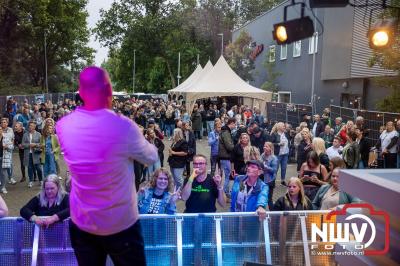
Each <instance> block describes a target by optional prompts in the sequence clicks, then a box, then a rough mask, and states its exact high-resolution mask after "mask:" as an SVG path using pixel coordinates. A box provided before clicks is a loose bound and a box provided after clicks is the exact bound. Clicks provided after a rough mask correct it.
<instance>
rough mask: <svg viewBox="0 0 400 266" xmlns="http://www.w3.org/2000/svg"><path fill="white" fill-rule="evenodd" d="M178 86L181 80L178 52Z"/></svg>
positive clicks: (179, 55)
mask: <svg viewBox="0 0 400 266" xmlns="http://www.w3.org/2000/svg"><path fill="white" fill-rule="evenodd" d="M177 78H178V86H179V81H180V79H181V53H180V52H179V54H178V76H177Z"/></svg>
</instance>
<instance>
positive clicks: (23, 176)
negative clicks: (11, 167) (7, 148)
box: [18, 149, 26, 179]
mask: <svg viewBox="0 0 400 266" xmlns="http://www.w3.org/2000/svg"><path fill="white" fill-rule="evenodd" d="M18 153H19V162H20V165H21V174H22V179H25V178H26V172H25V165H24V150H22V149H21V150H19V151H18Z"/></svg>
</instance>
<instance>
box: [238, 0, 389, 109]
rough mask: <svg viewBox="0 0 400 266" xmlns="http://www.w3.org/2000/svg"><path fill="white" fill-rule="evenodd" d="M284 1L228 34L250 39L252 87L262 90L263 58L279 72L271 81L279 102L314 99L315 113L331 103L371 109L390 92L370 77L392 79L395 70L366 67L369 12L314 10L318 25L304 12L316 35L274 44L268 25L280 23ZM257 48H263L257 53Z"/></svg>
mask: <svg viewBox="0 0 400 266" xmlns="http://www.w3.org/2000/svg"><path fill="white" fill-rule="evenodd" d="M288 3H289V2H288V1H285V2H283V3H281V4H280V5H278V6H276V7H275V8H273V9H271V10H269V11H267V12H265V13H264V14H262V15H260V16H259V17H257V18H256V19H254V20H252V21H250V22H247V23H246V24H244V25H243V26H242V27H240V28H238V29H235V30H234V31H233V35H232V36H233V37H232V38H233V41H234V40H235V39H236V38H237V37H238V36H239V34H240V32H241V31H246V32H248V33H249V34H250V36H251V37H252V39H253V44H252V46H253V47H254V49H255V53H254V54H253V55H257V54H258V55H257V56H256V57H255V70H254V72H253V78H254V81H252V82H251V83H252V85H254V86H256V87H261V86H262V84H263V83H264V82H265V81H266V80H268V74H267V70H266V67H265V66H264V62H265V61H266V60H267V61H268V62H270V64H271V65H272V66H273V71H274V72H277V73H280V74H281V75H280V76H278V77H277V78H276V80H275V82H274V83H275V84H276V86H277V89H278V101H280V102H293V103H300V104H310V103H311V99H312V97H314V104H315V108H316V110H317V112H320V111H321V110H322V109H323V108H324V107H327V106H329V105H330V104H334V105H341V106H345V107H352V108H365V109H371V110H373V109H375V105H376V102H377V101H378V100H380V99H382V98H383V97H385V96H387V95H388V94H389V93H390V90H389V89H387V88H381V87H378V86H377V85H376V84H375V83H374V82H373V78H374V77H378V76H391V75H394V72H391V71H387V70H383V69H381V68H379V67H377V66H374V67H371V68H370V67H368V61H369V59H370V58H371V57H372V51H371V50H370V49H369V46H368V39H367V31H368V17H369V12H368V10H366V9H358V8H356V9H355V8H353V7H346V8H322V9H314V10H313V11H314V14H315V15H316V17H317V18H318V20H319V21H318V20H317V19H314V17H313V15H312V14H311V11H310V10H308V9H307V10H306V12H305V14H306V15H308V16H310V17H311V18H312V19H313V20H314V21H315V23H316V25H317V28H316V29H317V31H318V32H319V34H318V36H315V37H312V38H309V39H304V40H301V41H299V42H296V43H291V44H288V45H277V44H276V42H275V41H274V40H273V38H272V30H273V24H275V23H279V22H282V21H283V10H284V6H285V5H287V4H288ZM365 12H367V13H366V14H367V15H366V18H365V19H364V14H365ZM299 14H300V11H299V8H298V7H294V8H289V9H288V19H294V18H298V17H300V15H299ZM321 24H322V27H321ZM260 46H263V48H264V49H263V50H262V52H261V53H259V51H260V50H261V49H260ZM257 50H258V53H257ZM314 56H315V58H314ZM267 57H268V58H267ZM313 66H314V67H313ZM313 69H314V71H313ZM313 77H314V94H313V96H312V84H313Z"/></svg>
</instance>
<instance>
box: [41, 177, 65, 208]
mask: <svg viewBox="0 0 400 266" xmlns="http://www.w3.org/2000/svg"><path fill="white" fill-rule="evenodd" d="M47 182H53V183H54V184H55V185H56V186H57V188H58V191H57V197H56V201H55V202H54V204H55V205H60V204H61V202H62V200H63V199H64V196H65V195H66V194H67V193H66V192H65V190H64V187H63V186H62V184H61V181H60V179H59V178H58V176H57V175H55V174H50V175H48V176H47V177H46V178H45V179H44V181H43V185H42V187H41V190H40V192H39V195H38V197H39V202H40V206H41V207H47V206H48V205H49V200H48V199H47V196H46V189H45V186H46V183H47Z"/></svg>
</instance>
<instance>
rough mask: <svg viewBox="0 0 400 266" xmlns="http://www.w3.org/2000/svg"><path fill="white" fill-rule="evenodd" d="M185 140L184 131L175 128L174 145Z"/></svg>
mask: <svg viewBox="0 0 400 266" xmlns="http://www.w3.org/2000/svg"><path fill="white" fill-rule="evenodd" d="M181 139H184V138H183V131H182V129H180V128H175V129H174V135H173V140H174V141H173V144H175V143H177V142H178V141H180V140H181Z"/></svg>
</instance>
